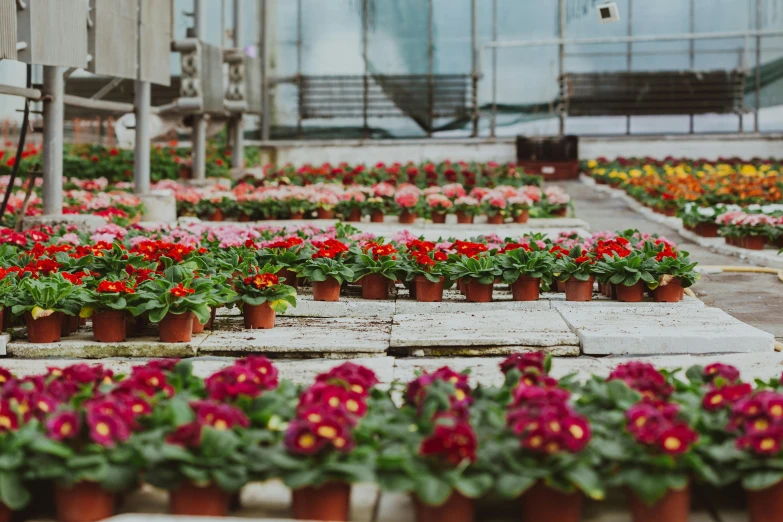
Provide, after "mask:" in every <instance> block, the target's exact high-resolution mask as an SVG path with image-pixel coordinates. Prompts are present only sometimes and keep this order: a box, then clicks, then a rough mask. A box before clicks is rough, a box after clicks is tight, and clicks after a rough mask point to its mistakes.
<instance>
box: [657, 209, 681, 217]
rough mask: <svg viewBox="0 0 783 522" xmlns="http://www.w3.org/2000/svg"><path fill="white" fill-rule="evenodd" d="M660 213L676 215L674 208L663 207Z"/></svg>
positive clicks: (670, 215)
mask: <svg viewBox="0 0 783 522" xmlns="http://www.w3.org/2000/svg"><path fill="white" fill-rule="evenodd" d="M661 214H663V215H664V216H669V217H674V216H676V215H677V209H676V208H664V209H662V210H661Z"/></svg>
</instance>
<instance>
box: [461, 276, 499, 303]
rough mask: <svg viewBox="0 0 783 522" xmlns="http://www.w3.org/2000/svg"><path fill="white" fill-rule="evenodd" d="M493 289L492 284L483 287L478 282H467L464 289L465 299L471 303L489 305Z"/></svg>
mask: <svg viewBox="0 0 783 522" xmlns="http://www.w3.org/2000/svg"><path fill="white" fill-rule="evenodd" d="M494 288H495V285H494V284H493V283H489V284H488V285H485V284H482V283H479V282H478V281H473V280H471V281H468V282H467V283H466V288H465V299H467V300H468V301H470V302H471V303H491V302H492V290H493V289H494Z"/></svg>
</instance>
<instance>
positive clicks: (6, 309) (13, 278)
mask: <svg viewBox="0 0 783 522" xmlns="http://www.w3.org/2000/svg"><path fill="white" fill-rule="evenodd" d="M18 275H19V274H18V273H17V272H15V271H12V270H10V269H9V270H6V269H5V268H3V267H0V333H2V332H4V331H5V330H6V329H7V328H10V327H11V325H10V324H7V323H10V318H11V313H10V312H11V308H10V307H11V299H12V296H13V295H14V293H16V285H17V283H18V279H17V276H18Z"/></svg>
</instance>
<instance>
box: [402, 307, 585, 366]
mask: <svg viewBox="0 0 783 522" xmlns="http://www.w3.org/2000/svg"><path fill="white" fill-rule="evenodd" d="M390 346H391V348H392V350H395V351H403V352H408V353H413V354H415V355H424V354H425V353H430V354H438V355H474V356H475V355H482V354H483V355H489V354H507V353H515V352H519V351H521V350H522V351H524V350H525V349H529V348H534V347H535V348H542V349H545V351H547V352H551V353H556V354H557V355H577V354H578V353H579V349H578V339H577V337H576V336H575V335H574V334H573V333H571V331H570V330H569V329H568V326H567V325H566V323H565V322H564V321H563V319H562V318H561V317H560V315H559V314H558V313H557V312H555V311H554V310H527V311H512V310H498V311H492V312H476V313H468V312H465V313H452V314H428V315H422V314H399V315H395V316H394V325H393V326H392V334H391V345H390Z"/></svg>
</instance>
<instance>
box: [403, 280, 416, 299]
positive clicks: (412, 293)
mask: <svg viewBox="0 0 783 522" xmlns="http://www.w3.org/2000/svg"><path fill="white" fill-rule="evenodd" d="M405 288H407V289H408V295H409V297H410V298H411V299H416V290H417V288H416V279H415V278H414V279H411V280H410V281H408V282H407V283H405Z"/></svg>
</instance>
